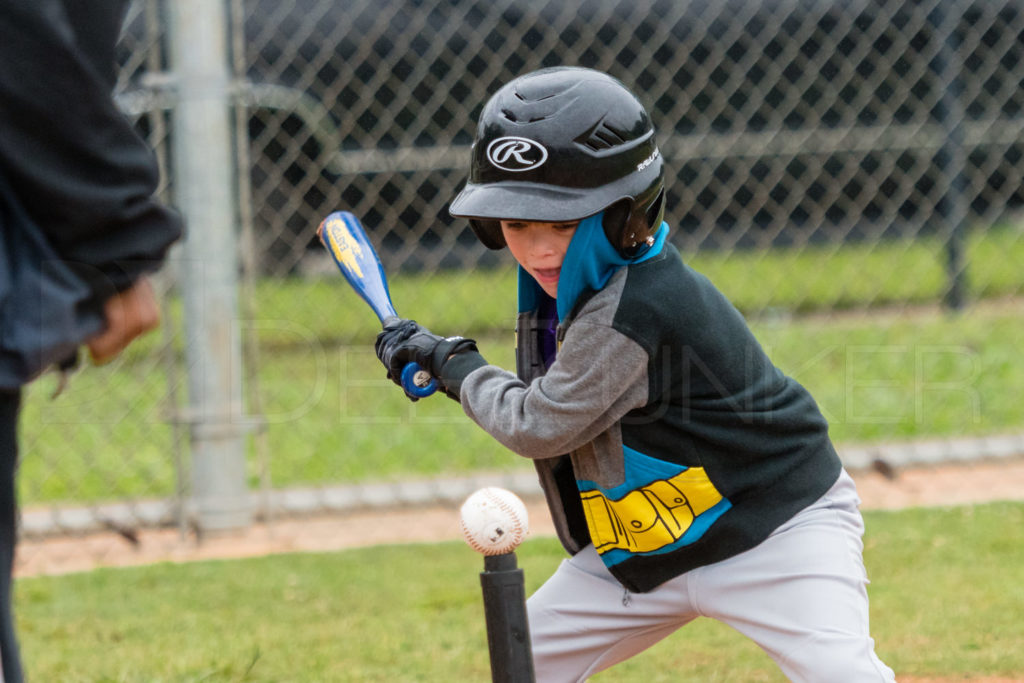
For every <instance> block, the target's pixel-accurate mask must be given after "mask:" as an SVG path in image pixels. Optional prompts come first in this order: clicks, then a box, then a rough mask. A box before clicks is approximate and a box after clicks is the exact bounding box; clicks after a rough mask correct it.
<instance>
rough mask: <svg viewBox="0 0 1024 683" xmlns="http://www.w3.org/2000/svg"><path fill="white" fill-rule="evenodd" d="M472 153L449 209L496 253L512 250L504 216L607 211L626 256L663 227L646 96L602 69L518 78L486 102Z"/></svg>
mask: <svg viewBox="0 0 1024 683" xmlns="http://www.w3.org/2000/svg"><path fill="white" fill-rule="evenodd" d="M472 155H473V159H472V166H471V167H470V172H469V179H468V181H467V182H466V185H465V187H464V188H463V189H462V191H461V192H459V194H458V196H457V197H455V199H454V200H453V201H452V203H451V207H450V209H449V210H450V213H451V214H452V215H453V216H455V217H458V218H468V219H469V224H470V226H471V227H472V228H473V231H474V232H475V233H476V235H477V237H478V238H480V241H481V242H483V243H484V244H485V245H486V246H487V247H489V248H491V249H501V248H502V247H504V246H505V238H504V237H503V236H502V234H501V225H500V223H499V221H500V220H502V219H504V220H521V221H545V222H565V221H575V220H580V219H582V218H586V217H587V216H593V215H595V214H597V213H598V212H601V211H604V212H605V215H604V220H603V222H604V229H605V233H606V234H607V235H608V239H609V241H610V242H611V243H612V244H613V245H614V246H615V247H616V249H618V251H619V252H620V253H621V254H622V255H623V256H625V257H629V256H632V255H633V254H635V253H636V251H637V249H638V248H639V247H640V246H642V245H643V244H644V243H645V242H648V241H649V239H650V238H651V237H652V236H653V234H654V233H655V232H657V230H658V228H659V227H660V225H661V221H662V217H663V215H664V212H665V172H664V168H663V164H662V158H661V154H660V153H659V151H658V145H657V141H656V140H655V132H654V126H653V125H652V124H651V120H650V117H649V116H648V115H647V112H646V111H645V110H644V107H643V105H642V104H640V101H639V100H638V99H637V98H636V96H635V95H633V94H632V93H631V92H630V91H629V90H628V89H626V87H625V86H624V85H623V84H622V83H620V82H619V81H618V80H616V79H615V78H612V77H611V76H609V75H607V74H604V73H601V72H600V71H594V70H593V69H584V68H579V67H554V68H548V69H541V70H539V71H534V72H532V73H529V74H526V75H523V76H520V77H518V78H516V79H514V80H512V81H511V82H509V83H508V84H507V85H505V86H504V87H502V88H501V89H500V90H498V92H496V93H495V94H494V96H492V97H491V99H490V100H488V102H487V104H486V105H485V106H484V109H483V111H482V112H481V114H480V121H479V124H478V127H477V133H476V140H475V141H474V142H473V150H472Z"/></svg>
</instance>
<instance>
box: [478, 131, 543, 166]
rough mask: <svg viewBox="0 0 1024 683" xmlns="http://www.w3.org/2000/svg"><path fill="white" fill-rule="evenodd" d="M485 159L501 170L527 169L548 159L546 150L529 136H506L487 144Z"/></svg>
mask: <svg viewBox="0 0 1024 683" xmlns="http://www.w3.org/2000/svg"><path fill="white" fill-rule="evenodd" d="M487 159H488V160H489V161H490V162H491V163H492V164H494V165H495V166H496V167H498V168H500V169H501V170H503V171H512V172H513V173H519V172H520V171H529V170H531V169H534V168H537V167H538V166H540V165H541V164H543V163H544V162H545V161H547V160H548V151H547V150H546V149H544V146H543V145H541V144H540V143H539V142H534V141H533V140H530V139H529V138H520V137H515V136H508V137H503V138H498V139H496V140H493V141H491V144H489V145H487Z"/></svg>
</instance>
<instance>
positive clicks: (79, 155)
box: [0, 0, 181, 298]
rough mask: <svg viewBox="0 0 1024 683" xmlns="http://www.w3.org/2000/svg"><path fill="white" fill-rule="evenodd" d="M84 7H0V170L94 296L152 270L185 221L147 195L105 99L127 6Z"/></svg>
mask: <svg viewBox="0 0 1024 683" xmlns="http://www.w3.org/2000/svg"><path fill="white" fill-rule="evenodd" d="M82 5H85V6H87V10H83V11H79V10H78V9H75V7H77V5H76V4H75V3H68V5H67V6H65V4H64V3H63V2H60V0H33V1H32V2H3V3H0V172H2V173H3V174H4V176H6V179H7V181H8V183H9V185H10V187H11V188H12V190H13V192H14V193H15V195H16V196H17V198H18V201H19V202H20V204H21V205H22V208H23V210H24V213H25V214H26V215H27V216H28V217H29V219H30V220H31V221H32V222H33V223H34V224H35V225H36V226H37V227H38V229H39V230H40V232H41V233H42V234H43V235H44V236H45V237H46V238H47V240H48V241H49V242H50V245H51V246H52V248H53V249H54V251H55V252H56V253H57V254H58V255H59V257H60V258H62V259H64V260H66V261H68V262H69V265H70V266H71V267H72V268H73V269H74V270H75V271H76V272H77V274H78V275H79V276H80V277H82V278H83V279H84V280H85V281H86V282H87V284H89V286H90V287H91V289H92V290H93V291H94V292H96V293H97V295H98V296H100V295H101V293H102V294H104V295H109V293H111V292H110V290H111V287H113V288H114V289H123V288H125V287H126V286H128V285H129V284H130V283H131V282H132V281H134V280H135V279H136V278H137V277H138V276H139V275H140V274H141V273H143V272H146V271H149V270H154V269H156V267H158V266H159V263H160V262H161V261H162V260H163V258H164V256H165V253H166V250H167V248H168V246H169V245H170V244H171V243H172V242H173V241H175V240H176V239H177V238H178V237H179V236H180V234H181V223H180V220H179V218H178V217H177V215H176V214H174V213H173V212H171V211H170V210H168V209H167V208H166V207H164V206H162V205H161V204H160V203H159V202H157V201H156V199H155V198H154V197H153V193H154V191H155V189H156V187H157V181H158V173H157V168H156V164H155V160H154V156H153V154H152V151H151V150H150V149H149V147H148V145H147V144H146V143H145V142H144V141H143V140H142V138H141V137H139V135H138V134H137V133H136V132H135V130H134V128H133V127H132V125H131V123H130V122H129V121H128V119H127V118H126V117H125V116H124V115H123V114H122V113H121V112H120V111H119V110H118V108H117V106H116V104H115V102H114V100H113V97H112V95H111V93H112V90H113V86H114V84H115V74H116V70H115V69H116V67H115V64H114V60H113V58H114V44H115V42H116V39H117V35H118V30H119V28H120V23H121V19H122V18H123V16H124V15H123V9H124V7H125V5H124V3H123V2H118V1H113V2H101V3H82ZM69 9H71V10H73V12H74V16H70V15H69V13H68V11H69ZM103 298H105V297H103Z"/></svg>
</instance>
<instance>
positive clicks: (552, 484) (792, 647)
mask: <svg viewBox="0 0 1024 683" xmlns="http://www.w3.org/2000/svg"><path fill="white" fill-rule="evenodd" d="M664 175H665V174H664V169H663V163H662V158H661V155H660V154H659V151H658V147H657V144H656V141H655V132H654V129H653V126H652V124H651V121H650V119H649V117H648V115H647V113H646V112H645V110H644V108H643V106H642V105H641V104H640V102H639V101H638V100H637V99H636V97H635V96H633V95H632V94H631V93H630V92H629V91H628V90H627V89H626V88H625V87H624V86H623V85H622V84H621V83H620V82H619V81H617V80H615V79H613V78H611V77H609V76H607V75H605V74H602V73H599V72H596V71H592V70H589V69H581V68H553V69H544V70H541V71H537V72H534V73H530V74H527V75H525V76H522V77H519V78H517V79H515V80H513V81H512V82H510V83H509V84H507V85H506V86H505V87H503V88H501V89H500V90H499V91H498V92H497V93H496V94H495V95H494V96H493V97H492V98H491V99H490V101H489V102H488V103H487V105H486V106H485V107H484V109H483V111H482V113H481V115H480V121H479V128H478V131H477V137H476V141H475V144H474V146H473V152H472V167H471V170H470V175H469V180H468V182H467V184H466V186H465V187H464V189H463V190H462V191H461V192H460V193H459V195H458V196H457V197H456V198H455V200H454V201H453V202H452V205H451V213H452V215H454V216H458V217H465V218H468V219H469V221H470V225H471V226H472V228H473V230H474V231H475V233H476V235H477V236H478V237H479V238H480V240H481V241H482V242H483V243H484V244H485V245H486V246H488V247H490V248H492V249H500V248H503V247H506V246H507V247H508V248H509V250H510V251H511V253H512V255H513V257H515V259H516V261H517V262H518V263H519V318H518V325H517V366H518V373H517V374H513V373H511V372H508V371H506V370H503V369H501V368H498V367H495V366H493V365H489V364H487V362H486V361H485V360H484V359H483V358H482V357H481V355H480V354H479V353H478V352H477V349H476V345H475V343H474V342H473V341H472V340H468V339H463V338H459V337H452V338H442V337H439V336H436V335H433V334H431V333H430V332H428V331H427V330H425V329H423V328H422V327H420V326H419V325H417V324H416V323H414V322H412V321H409V320H403V321H401V322H398V323H395V324H392V325H389V326H388V327H387V328H386V329H385V331H384V332H382V333H381V335H380V336H379V337H378V340H377V352H378V356H379V357H380V358H381V360H382V361H383V362H384V364H385V366H386V367H387V368H388V373H389V376H391V377H395V378H397V377H398V376H399V374H400V372H401V369H402V367H404V365H405V364H406V363H408V362H410V361H415V362H417V363H419V364H420V365H422V366H423V367H425V368H427V369H428V370H429V371H430V372H431V374H433V375H434V376H435V377H437V378H438V379H439V381H440V383H441V384H442V386H443V387H444V389H445V391H446V393H448V395H449V396H451V397H452V398H455V399H456V400H459V401H460V402H461V404H462V407H463V409H464V410H465V412H466V414H467V415H469V417H470V418H472V419H473V420H474V421H476V422H477V424H479V425H480V426H481V427H483V428H484V429H485V430H487V431H488V432H489V433H490V434H492V435H493V436H494V437H495V438H496V439H497V440H498V441H500V442H501V443H502V444H504V445H505V446H507V447H508V448H510V449H512V450H513V451H515V452H517V453H519V454H521V455H523V456H525V457H528V458H531V459H533V461H534V463H535V465H536V467H537V471H538V473H539V476H540V483H541V485H542V487H543V489H544V492H545V494H546V496H547V501H548V505H549V507H550V511H551V516H552V518H553V520H554V523H555V527H556V529H557V530H558V535H559V538H560V539H561V541H562V544H563V545H564V546H565V549H566V550H567V551H568V552H569V554H570V555H571V558H570V559H567V560H566V561H564V562H563V563H562V565H561V566H560V567H559V569H558V570H557V571H556V572H555V574H554V575H553V576H552V577H551V578H550V579H549V580H548V581H547V582H546V583H545V584H544V585H543V586H542V587H541V588H540V589H539V590H538V591H537V592H536V594H534V595H533V596H532V597H531V598H530V600H529V601H528V611H529V619H530V630H531V637H532V640H533V653H534V658H535V666H536V672H537V678H538V680H540V681H545V682H547V681H581V680H584V679H586V678H587V677H588V676H589V675H591V674H593V673H595V672H597V671H600V670H602V669H605V668H607V667H609V666H612V665H613V664H615V663H616V662H620V661H622V660H624V659H627V658H628V657H631V656H632V655H634V654H636V653H638V652H640V651H642V650H644V649H645V648H647V647H649V646H650V645H653V644H654V643H656V642H657V641H658V640H660V639H662V638H664V637H665V636H667V635H669V634H670V633H672V632H673V631H675V630H677V629H679V628H680V627H681V626H684V625H685V624H687V623H689V622H690V621H693V620H694V619H696V618H697V617H700V616H706V617H711V618H713V619H718V620H720V621H722V622H724V623H726V624H728V625H730V626H732V627H733V628H735V629H736V630H738V631H740V632H741V633H743V634H745V635H746V636H748V637H749V638H751V639H752V640H754V641H755V642H756V643H757V644H758V645H760V646H761V647H762V648H763V649H764V650H765V651H766V652H767V653H768V654H769V655H770V656H771V657H772V659H773V660H774V661H775V662H776V663H777V664H778V666H779V667H780V668H781V669H782V671H783V672H784V673H785V674H786V676H788V677H789V678H790V679H792V680H795V681H816V682H823V681H828V682H829V683H836V682H840V681H857V682H862V681H892V680H894V678H893V672H892V671H891V670H890V669H889V668H888V667H886V666H885V665H884V664H883V663H882V662H881V661H880V660H879V659H878V657H877V656H876V655H875V652H874V642H873V640H872V639H871V636H870V634H869V630H868V596H867V591H866V585H867V577H866V574H865V570H864V564H863V561H862V557H861V551H862V548H863V546H862V542H861V535H862V532H863V523H862V520H861V516H860V513H859V511H858V503H859V500H858V498H857V493H856V490H855V488H854V484H853V481H852V480H851V479H850V477H849V476H848V475H847V474H846V473H845V472H844V471H843V469H842V466H841V464H840V461H839V458H838V457H837V455H836V452H835V449H834V448H833V446H832V443H831V442H830V440H829V436H828V425H827V424H826V421H825V419H824V418H823V417H822V414H821V412H820V411H819V409H818V407H817V405H816V404H815V402H814V400H813V399H812V397H811V396H810V394H809V393H808V392H807V391H806V390H805V389H804V388H803V387H802V386H800V385H799V384H798V383H797V382H795V381H794V380H793V379H791V378H789V377H787V376H786V375H784V374H783V373H782V372H780V371H779V370H778V369H777V368H776V367H775V366H773V365H772V363H771V362H770V361H769V359H768V358H767V356H766V355H765V353H764V351H763V350H762V349H761V347H760V345H759V344H758V342H757V341H756V340H755V339H754V336H753V335H752V334H751V332H750V330H749V329H748V327H747V325H746V323H745V322H744V320H743V318H742V316H741V315H740V314H739V313H738V312H737V311H736V309H735V308H734V307H733V306H732V305H730V303H729V302H728V301H727V300H726V299H725V297H724V296H722V294H721V293H719V292H718V290H716V289H715V287H714V286H713V285H712V284H711V283H710V282H709V281H708V280H707V279H706V278H704V277H703V276H701V275H700V274H698V273H696V272H695V271H693V270H692V269H690V268H689V267H688V266H686V265H685V264H684V263H683V261H682V259H681V257H680V254H679V252H678V251H677V250H676V249H675V247H673V246H672V244H671V243H669V242H668V241H667V240H666V236H667V234H668V231H669V228H668V225H667V224H666V223H664V222H663V221H662V217H663V213H664V204H665V188H664Z"/></svg>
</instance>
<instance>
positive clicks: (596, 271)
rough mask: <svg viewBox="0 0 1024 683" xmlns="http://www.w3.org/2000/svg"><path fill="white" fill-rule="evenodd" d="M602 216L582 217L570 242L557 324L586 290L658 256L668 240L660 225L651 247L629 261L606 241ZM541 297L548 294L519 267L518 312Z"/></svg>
mask: <svg viewBox="0 0 1024 683" xmlns="http://www.w3.org/2000/svg"><path fill="white" fill-rule="evenodd" d="M602 216H603V213H599V214H596V215H594V216H590V217H589V218H584V219H583V220H582V221H580V224H579V227H577V228H576V232H575V233H574V234H573V236H572V240H571V241H570V242H569V248H568V250H567V251H566V253H565V259H564V260H563V261H562V272H561V274H560V275H559V278H558V300H557V308H558V322H560V323H561V322H562V321H564V320H565V318H566V316H568V315H569V313H570V312H571V311H572V309H573V306H575V305H576V301H577V300H578V299H579V298H580V295H581V294H583V293H584V292H585V291H588V290H590V291H594V292H597V291H600V290H601V289H603V288H604V286H605V285H607V284H608V280H610V279H611V277H612V275H614V274H615V272H616V271H617V270H619V268H622V267H624V266H628V265H630V264H631V263H642V262H643V261H646V260H647V259H649V258H652V257H654V256H657V255H658V254H659V253H661V249H662V247H664V246H665V240H666V239H667V238H668V224H667V223H662V224H661V227H659V228H658V232H657V233H655V235H654V244H652V245H651V246H650V247H648V248H647V249H645V250H644V251H642V252H641V253H640V255H639V256H636V257H634V258H631V259H627V258H623V257H622V256H621V255H620V254H619V252H618V251H616V250H615V247H613V246H612V244H611V242H609V241H608V237H607V235H605V233H604V227H603V226H602V225H601V217H602ZM541 297H547V298H550V297H548V295H547V294H546V293H545V292H544V290H543V289H541V287H540V285H539V284H537V281H536V280H534V279H533V277H532V276H531V275H530V274H529V273H527V272H526V271H525V270H524V269H523V268H522V267H521V266H520V268H519V312H520V313H522V312H525V311H533V310H536V309H537V308H538V307H539V306H540V302H541V300H542V299H541Z"/></svg>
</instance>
